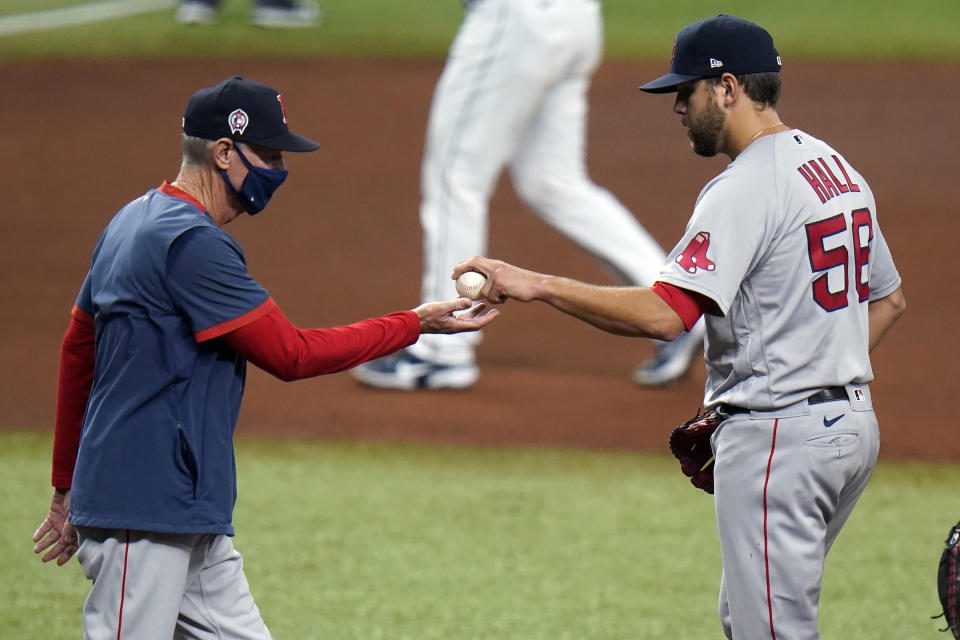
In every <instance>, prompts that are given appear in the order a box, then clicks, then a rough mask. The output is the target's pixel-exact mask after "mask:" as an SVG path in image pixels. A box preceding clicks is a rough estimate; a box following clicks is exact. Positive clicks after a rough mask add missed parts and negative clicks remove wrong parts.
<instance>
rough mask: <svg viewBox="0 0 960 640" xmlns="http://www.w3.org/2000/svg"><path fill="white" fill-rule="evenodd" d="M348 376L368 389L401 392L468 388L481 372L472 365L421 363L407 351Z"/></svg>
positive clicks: (385, 357) (474, 382) (357, 368)
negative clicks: (396, 390)
mask: <svg viewBox="0 0 960 640" xmlns="http://www.w3.org/2000/svg"><path fill="white" fill-rule="evenodd" d="M351 374H353V377H354V379H355V380H356V381H357V382H359V383H360V384H363V385H366V386H368V387H374V388H376V389H399V390H401V391H413V390H415V389H468V388H470V387H472V386H473V385H475V384H476V383H477V380H478V379H479V378H480V370H479V369H478V368H477V365H476V364H474V363H472V362H471V363H469V364H460V365H442V364H437V363H435V362H428V361H426V360H421V359H420V358H418V357H417V356H415V355H413V354H412V353H410V352H409V351H408V350H406V349H404V350H402V351H398V352H396V353H392V354H390V355H389V356H384V357H382V358H377V359H376V360H370V361H369V362H364V363H363V364H360V365H357V366H356V367H354V368H353V370H352V371H351Z"/></svg>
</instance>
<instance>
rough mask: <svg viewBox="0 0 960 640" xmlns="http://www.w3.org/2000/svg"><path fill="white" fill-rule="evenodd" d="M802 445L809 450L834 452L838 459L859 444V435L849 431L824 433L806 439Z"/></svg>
mask: <svg viewBox="0 0 960 640" xmlns="http://www.w3.org/2000/svg"><path fill="white" fill-rule="evenodd" d="M804 444H805V445H807V446H808V447H810V448H811V449H820V450H824V451H835V452H836V454H837V457H838V458H840V457H842V456H843V454H845V453H848V452H850V451H852V450H853V449H855V448H856V447H857V445H859V444H860V435H859V434H856V433H852V432H849V431H840V432H833V433H825V434H823V435H818V436H813V437H812V438H807V439H806V440H805V441H804Z"/></svg>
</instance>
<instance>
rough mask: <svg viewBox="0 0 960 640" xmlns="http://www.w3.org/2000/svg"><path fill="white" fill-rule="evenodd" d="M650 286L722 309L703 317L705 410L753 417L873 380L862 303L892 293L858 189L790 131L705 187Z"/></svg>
mask: <svg viewBox="0 0 960 640" xmlns="http://www.w3.org/2000/svg"><path fill="white" fill-rule="evenodd" d="M659 279H660V280H662V281H663V282H667V283H670V284H674V285H676V286H679V287H683V288H685V289H688V290H691V291H696V292H698V293H701V294H703V295H705V296H707V297H709V298H710V299H712V300H713V301H714V302H715V303H716V306H717V308H718V309H719V311H720V312H721V313H722V315H708V316H707V342H706V355H707V357H706V360H707V369H708V379H707V384H706V390H705V399H704V404H705V405H706V406H713V405H716V404H718V403H726V404H730V405H734V406H739V407H745V408H749V409H754V410H770V409H777V408H781V407H785V406H787V405H790V404H793V403H795V402H798V401H800V400H802V399H803V398H805V397H807V396H809V395H811V394H812V393H814V392H816V391H818V390H819V389H822V388H824V387H829V386H835V385H844V384H847V383H867V382H869V381H870V380H872V379H873V372H872V370H871V367H870V359H869V356H868V337H869V336H868V334H869V323H868V319H867V303H868V302H869V301H870V300H874V299H878V298H882V297H884V296H886V295H889V294H890V293H892V292H893V291H895V290H896V289H897V287H899V285H900V276H899V274H898V273H897V270H896V267H895V266H894V264H893V260H892V258H891V255H890V251H889V249H888V248H887V245H886V242H885V241H884V239H883V234H882V233H881V232H880V227H879V225H878V224H877V212H876V204H875V202H874V198H873V193H872V192H871V191H870V188H869V187H868V186H867V183H866V181H865V180H864V178H863V177H862V176H861V175H860V174H859V173H858V172H857V171H856V170H855V169H854V168H853V167H852V166H851V165H850V163H849V162H847V161H846V159H844V158H843V157H842V156H841V155H840V154H839V153H837V152H836V151H835V150H834V149H832V148H831V147H830V146H829V145H827V144H826V143H824V142H823V141H821V140H818V139H816V138H814V137H813V136H810V135H808V134H806V133H804V132H802V131H799V130H796V129H793V130H789V131H784V132H782V133H778V134H774V135H768V136H765V137H763V138H760V139H758V140H756V141H755V142H753V143H752V144H750V145H749V146H748V147H747V148H746V149H745V150H744V151H743V152H742V153H741V154H740V155H739V156H737V158H736V160H734V161H733V162H731V163H730V165H729V166H728V167H727V168H726V170H725V171H723V172H722V173H721V174H720V175H718V176H717V177H716V178H714V179H713V180H711V181H710V182H709V183H707V185H706V186H705V187H704V188H703V190H702V191H701V193H700V196H699V197H698V199H697V203H696V206H695V208H694V212H693V215H692V217H691V219H690V222H689V223H688V225H687V229H686V233H685V234H684V237H683V239H682V240H681V241H680V243H679V244H678V245H677V246H676V247H675V248H674V250H673V251H672V252H671V253H670V259H669V261H668V262H667V265H666V266H665V267H664V269H663V271H662V272H661V274H660V278H659ZM824 354H829V357H822V356H824Z"/></svg>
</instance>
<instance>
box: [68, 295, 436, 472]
mask: <svg viewBox="0 0 960 640" xmlns="http://www.w3.org/2000/svg"><path fill="white" fill-rule="evenodd" d="M265 304H266V303H265ZM269 304H271V305H273V308H272V309H271V310H270V311H269V312H268V313H266V314H265V315H263V316H261V317H260V318H258V319H257V320H254V321H253V322H251V323H250V324H247V325H245V326H243V327H240V328H238V329H234V330H233V331H230V332H229V333H226V334H223V335H221V336H219V339H221V340H223V341H224V342H225V343H226V344H227V345H229V346H230V348H231V349H233V350H234V351H236V352H237V353H238V354H240V356H241V357H243V358H245V359H246V360H248V361H249V362H252V363H253V364H255V365H256V366H258V367H260V368H261V369H263V370H264V371H266V372H268V373H270V374H272V375H274V376H276V377H278V378H280V379H281V380H287V381H289V380H299V379H301V378H310V377H313V376H318V375H322V374H326V373H335V372H337V371H343V370H344V369H349V368H350V367H353V366H356V365H358V364H360V363H361V362H366V361H367V360H372V359H374V358H379V357H381V356H384V355H387V354H389V353H392V352H394V351H396V350H397V349H402V348H403V347H406V346H408V345H411V344H413V343H414V342H416V341H417V338H418V337H419V336H420V319H419V318H418V317H417V314H416V313H414V312H413V311H402V312H398V313H391V314H389V315H386V316H383V317H381V318H371V319H369V320H362V321H360V322H357V323H354V324H351V325H347V326H343V327H332V328H328V329H299V328H297V327H295V326H293V324H292V323H291V322H290V320H288V319H287V317H286V316H285V315H284V314H283V312H282V311H281V310H280V308H279V307H277V306H276V305H275V304H274V303H273V302H272V301H269ZM94 356H95V351H94V325H93V318H92V317H91V316H90V314H88V313H85V312H84V311H82V310H80V309H79V308H77V307H74V309H73V313H72V318H71V321H70V326H69V327H67V332H66V335H64V338H63V346H62V347H61V351H60V377H59V380H58V385H57V415H56V421H55V426H54V436H53V474H52V484H53V486H54V487H57V488H61V489H69V488H70V486H71V484H72V481H73V468H74V465H75V464H76V460H77V450H78V449H79V447H80V432H81V430H82V428H83V415H84V412H85V411H86V407H87V401H88V400H89V398H90V387H91V384H92V382H93V367H94Z"/></svg>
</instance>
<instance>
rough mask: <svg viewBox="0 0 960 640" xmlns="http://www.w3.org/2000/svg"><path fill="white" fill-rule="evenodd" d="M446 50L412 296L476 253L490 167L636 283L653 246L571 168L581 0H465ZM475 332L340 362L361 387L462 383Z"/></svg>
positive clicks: (578, 119) (662, 373)
mask: <svg viewBox="0 0 960 640" xmlns="http://www.w3.org/2000/svg"><path fill="white" fill-rule="evenodd" d="M465 4H466V5H467V6H466V16H465V18H464V21H463V24H462V25H461V27H460V30H459V32H458V33H457V36H456V38H455V40H454V42H453V44H452V46H451V48H450V53H449V57H448V59H447V63H446V66H445V68H444V70H443V74H442V75H441V77H440V80H439V82H438V84H437V87H436V91H435V93H434V97H433V103H432V105H431V109H430V117H429V122H428V125H427V136H426V145H425V152H424V158H423V165H422V200H421V204H420V221H421V224H422V227H423V281H422V286H421V298H422V299H423V300H425V301H426V300H447V299H449V298H450V297H451V296H453V295H455V291H454V288H453V283H452V282H451V281H450V278H449V276H450V269H451V268H452V267H453V265H455V264H457V263H458V262H459V261H460V260H462V259H464V258H466V257H468V256H472V255H478V254H483V253H485V252H486V248H487V237H488V224H487V213H488V205H489V200H490V197H491V195H492V192H493V190H494V188H495V186H496V183H497V179H498V178H499V176H500V174H501V172H502V171H503V169H504V167H506V166H508V165H509V167H510V173H511V176H512V178H513V185H514V188H515V189H516V191H517V193H518V195H519V196H520V198H522V199H523V201H524V202H526V203H527V204H528V205H529V206H530V207H532V208H533V209H534V210H535V211H536V212H537V214H539V215H540V217H541V218H543V220H544V221H546V222H547V223H548V224H550V225H551V226H553V227H554V228H556V229H557V230H558V231H560V232H561V233H563V234H565V235H566V236H568V237H569V238H570V239H572V240H573V241H574V242H576V243H577V244H579V245H580V246H581V247H583V248H584V249H585V250H587V251H588V252H589V253H591V254H592V255H594V256H595V257H596V258H597V259H598V260H599V261H600V262H601V263H603V264H604V265H605V266H606V267H608V268H609V269H610V271H611V273H612V274H613V275H614V276H615V277H616V279H617V280H618V281H619V282H620V283H623V284H628V283H629V284H635V285H644V286H649V285H650V284H652V283H653V281H654V279H655V278H656V276H657V273H658V272H659V269H660V265H661V264H662V263H663V260H664V258H665V254H664V251H663V249H662V248H661V247H660V245H659V244H658V243H657V242H656V240H655V239H654V238H653V237H652V236H650V234H649V233H647V231H646V230H644V228H643V227H642V226H641V225H640V224H639V223H638V222H637V220H636V218H635V217H634V216H633V214H631V213H630V211H628V210H627V209H626V208H625V207H624V206H623V205H622V204H621V203H620V202H619V201H618V200H617V199H616V198H615V197H614V196H613V195H612V194H610V193H609V192H608V191H606V190H605V189H603V188H601V187H598V186H597V185H595V184H594V183H593V182H592V181H591V180H590V178H589V176H588V175H587V171H586V164H585V145H586V140H585V138H586V122H587V92H588V90H589V87H590V79H591V76H592V75H593V73H594V71H595V70H596V68H597V66H598V65H599V64H600V62H601V60H602V57H603V18H602V15H601V7H600V4H599V3H598V2H596V1H595V0H473V1H471V2H467V3H465ZM702 329H703V327H702V326H700V327H697V329H696V330H695V331H694V332H692V333H690V334H686V335H685V336H684V337H683V338H682V339H680V340H678V341H676V342H674V343H661V344H659V345H658V351H657V353H656V355H655V356H654V358H653V359H652V360H651V361H650V362H648V363H645V364H644V365H641V366H640V367H638V368H637V370H636V371H635V373H634V379H635V380H636V382H637V383H638V384H642V385H661V384H665V383H668V382H671V381H673V380H675V379H677V378H679V377H681V376H682V375H683V374H684V373H686V371H687V369H688V367H689V365H690V363H691V361H692V359H693V358H694V356H696V355H698V353H699V350H700V347H701V346H702V336H703V331H702ZM479 340H480V336H479V334H476V335H473V336H470V337H465V336H443V337H442V338H439V339H434V337H426V336H425V337H423V338H421V339H420V341H419V342H417V344H415V345H413V346H412V347H410V348H409V349H407V350H405V351H402V352H399V353H398V354H394V355H393V356H391V357H389V358H383V359H380V360H376V361H372V362H369V363H366V364H364V365H361V366H360V367H357V368H356V369H354V371H353V374H354V376H355V377H356V378H357V379H358V380H359V381H361V382H363V383H364V384H367V385H370V386H373V387H382V388H393V389H416V388H432V389H436V388H466V387H470V386H471V385H473V384H474V383H475V382H476V380H477V378H478V376H479V370H478V367H477V364H476V358H475V354H474V349H475V347H476V344H477V342H478V341H479Z"/></svg>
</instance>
